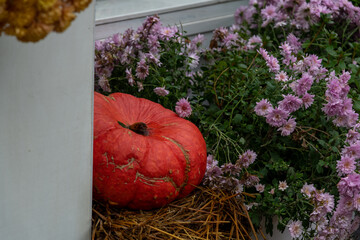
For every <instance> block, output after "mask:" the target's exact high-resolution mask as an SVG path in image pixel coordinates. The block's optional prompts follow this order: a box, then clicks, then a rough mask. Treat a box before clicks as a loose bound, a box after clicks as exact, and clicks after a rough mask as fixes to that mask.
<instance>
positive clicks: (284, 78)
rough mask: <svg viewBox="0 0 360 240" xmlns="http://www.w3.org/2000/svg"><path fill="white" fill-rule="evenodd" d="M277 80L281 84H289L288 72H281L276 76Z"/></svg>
mask: <svg viewBox="0 0 360 240" xmlns="http://www.w3.org/2000/svg"><path fill="white" fill-rule="evenodd" d="M275 80H276V81H279V82H287V81H288V80H289V77H288V75H287V74H286V72H284V71H281V72H279V73H278V74H276V75H275Z"/></svg>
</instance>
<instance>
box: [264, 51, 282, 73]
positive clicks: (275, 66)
mask: <svg viewBox="0 0 360 240" xmlns="http://www.w3.org/2000/svg"><path fill="white" fill-rule="evenodd" d="M266 65H267V66H268V67H269V69H270V71H271V72H274V73H277V72H279V71H280V65H279V61H278V60H277V58H276V57H274V56H272V55H270V56H269V59H268V60H267V61H266Z"/></svg>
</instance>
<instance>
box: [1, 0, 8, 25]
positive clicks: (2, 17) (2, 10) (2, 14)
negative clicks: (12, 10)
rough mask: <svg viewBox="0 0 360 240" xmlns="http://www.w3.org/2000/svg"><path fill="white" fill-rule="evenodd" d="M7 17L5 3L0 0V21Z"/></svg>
mask: <svg viewBox="0 0 360 240" xmlns="http://www.w3.org/2000/svg"><path fill="white" fill-rule="evenodd" d="M0 1H4V0H0ZM7 17H8V11H7V10H6V3H2V2H0V22H5V21H6V19H7Z"/></svg>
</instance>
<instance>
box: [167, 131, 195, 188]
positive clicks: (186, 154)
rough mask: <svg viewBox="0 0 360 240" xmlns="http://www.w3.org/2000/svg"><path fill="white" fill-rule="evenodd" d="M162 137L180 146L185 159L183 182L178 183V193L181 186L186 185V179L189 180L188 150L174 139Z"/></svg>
mask: <svg viewBox="0 0 360 240" xmlns="http://www.w3.org/2000/svg"><path fill="white" fill-rule="evenodd" d="M162 137H163V138H165V139H166V140H169V141H170V142H172V143H174V144H175V145H176V146H177V147H178V148H180V150H181V151H182V153H183V155H184V157H185V161H186V167H185V171H184V173H185V180H184V182H183V183H182V184H181V185H180V187H179V189H180V191H179V193H180V192H181V191H182V190H183V188H184V187H185V186H186V185H187V183H188V181H189V172H190V157H189V154H188V153H187V152H188V151H187V150H186V149H185V148H184V147H183V146H182V145H181V144H180V143H179V142H177V141H176V140H174V139H171V138H168V137H165V136H162Z"/></svg>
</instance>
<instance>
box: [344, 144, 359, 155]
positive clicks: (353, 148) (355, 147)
mask: <svg viewBox="0 0 360 240" xmlns="http://www.w3.org/2000/svg"><path fill="white" fill-rule="evenodd" d="M341 155H342V156H348V157H352V158H355V159H359V158H360V142H355V143H353V144H350V146H346V147H344V148H343V149H342V151H341Z"/></svg>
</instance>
